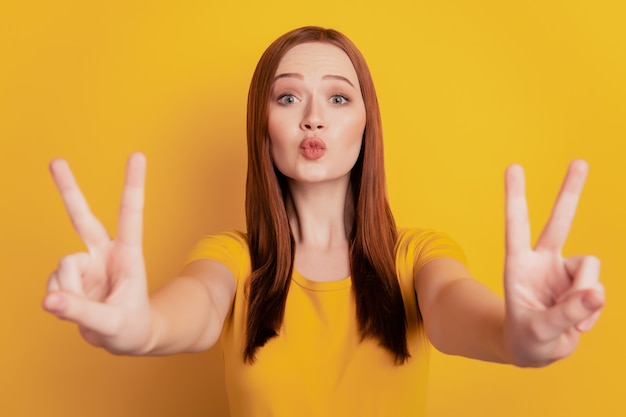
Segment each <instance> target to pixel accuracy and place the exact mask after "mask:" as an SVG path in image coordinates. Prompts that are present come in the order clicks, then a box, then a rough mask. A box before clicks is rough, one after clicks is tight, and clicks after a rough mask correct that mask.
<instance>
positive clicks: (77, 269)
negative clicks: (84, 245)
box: [55, 253, 89, 295]
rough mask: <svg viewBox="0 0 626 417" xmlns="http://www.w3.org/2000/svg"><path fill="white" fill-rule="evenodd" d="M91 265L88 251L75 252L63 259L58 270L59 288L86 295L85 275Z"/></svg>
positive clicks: (57, 280)
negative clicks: (84, 286) (84, 287)
mask: <svg viewBox="0 0 626 417" xmlns="http://www.w3.org/2000/svg"><path fill="white" fill-rule="evenodd" d="M88 267H89V255H88V254H87V253H75V254H73V255H69V256H66V257H64V258H63V259H61V261H59V268H58V269H57V270H56V274H55V275H56V277H55V278H56V282H57V284H58V286H59V288H58V289H59V290H62V291H67V292H71V293H74V294H79V295H84V289H83V277H84V276H85V275H86V273H87V268H88Z"/></svg>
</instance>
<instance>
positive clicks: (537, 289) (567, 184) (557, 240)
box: [504, 160, 604, 366]
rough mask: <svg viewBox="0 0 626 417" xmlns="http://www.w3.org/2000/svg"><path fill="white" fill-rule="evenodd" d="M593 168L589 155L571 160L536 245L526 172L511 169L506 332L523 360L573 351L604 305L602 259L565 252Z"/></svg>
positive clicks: (516, 357)
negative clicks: (589, 164) (588, 159)
mask: <svg viewBox="0 0 626 417" xmlns="http://www.w3.org/2000/svg"><path fill="white" fill-rule="evenodd" d="M587 170H588V166H587V163H586V162H585V161H582V160H576V161H573V162H572V163H571V164H570V166H569V169H568V172H567V175H566V177H565V180H564V182H563V185H562V188H561V191H560V193H559V196H558V198H557V201H556V203H555V205H554V208H553V209H552V214H551V217H550V220H549V221H548V223H547V224H546V226H545V227H544V229H543V232H542V233H541V236H540V237H539V240H538V241H537V244H536V245H535V247H534V248H532V247H531V237H530V224H529V220H528V208H527V205H526V197H525V186H524V172H523V170H522V168H521V167H520V166H518V165H512V166H511V167H509V169H508V170H507V172H506V259H505V268H504V286H505V300H506V325H505V337H506V340H507V342H508V344H509V346H510V348H511V352H512V354H513V362H514V363H515V364H516V365H518V366H543V365H547V364H549V363H552V362H554V361H556V360H558V359H562V358H564V357H566V356H568V355H570V354H571V353H572V352H573V351H574V350H575V348H576V346H577V345H578V341H579V338H580V334H581V333H582V332H586V331H588V330H590V329H591V327H592V326H593V325H594V323H595V321H596V320H597V318H598V316H599V314H600V311H601V309H602V307H603V305H604V289H603V287H602V284H600V282H599V281H598V278H599V275H600V261H599V260H598V259H597V258H596V257H594V256H575V257H571V258H564V257H563V256H562V255H561V250H562V248H563V245H564V243H565V240H566V238H567V235H568V233H569V230H570V226H571V223H572V220H573V219H574V214H575V212H576V206H577V204H578V199H579V197H580V193H581V191H582V188H583V184H584V182H585V178H586V176H587Z"/></svg>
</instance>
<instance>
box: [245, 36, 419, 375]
mask: <svg viewBox="0 0 626 417" xmlns="http://www.w3.org/2000/svg"><path fill="white" fill-rule="evenodd" d="M310 42H323V43H328V44H331V45H334V46H337V47H339V48H340V49H342V50H343V51H344V52H345V53H346V54H347V55H348V57H349V58H350V60H351V61H352V65H353V66H354V69H355V70H356V73H357V76H358V79H359V83H360V85H361V94H362V96H363V101H364V104H365V112H366V123H365V131H364V134H363V143H362V145H361V152H360V154H359V157H358V159H357V162H356V164H355V166H354V167H353V169H352V171H351V175H350V185H351V189H352V192H353V199H352V201H353V202H354V213H355V216H354V223H353V225H352V229H351V230H352V231H351V234H350V236H349V240H350V268H351V275H352V283H353V285H352V290H353V293H354V297H355V301H356V313H357V320H358V325H359V331H360V334H361V338H362V339H364V338H374V339H377V340H378V342H379V344H380V345H381V346H383V347H384V348H385V349H387V350H388V351H389V352H391V353H392V354H393V355H394V360H395V363H396V364H402V363H404V362H405V361H406V360H407V359H408V358H409V357H410V355H409V352H408V348H407V341H406V315H405V311H404V302H403V300H402V293H401V291H400V285H399V283H398V279H397V276H396V269H395V261H394V259H395V256H394V255H395V243H396V237H397V230H396V225H395V221H394V219H393V215H392V213H391V210H390V208H389V203H388V201H387V191H386V182H385V170H384V158H383V135H382V124H381V118H380V110H379V106H378V99H377V97H376V91H375V89H374V83H373V81H372V77H371V74H370V71H369V69H368V67H367V63H366V62H365V59H364V58H363V56H362V55H361V53H360V52H359V50H358V49H357V48H356V46H355V45H354V44H353V43H352V42H351V41H350V40H349V39H348V38H347V37H346V36H345V35H343V34H341V33H340V32H338V31H336V30H332V29H324V28H320V27H315V26H307V27H303V28H300V29H296V30H293V31H291V32H288V33H286V34H284V35H282V36H281V37H279V38H278V39H277V40H275V41H274V42H273V43H272V44H271V45H270V46H269V47H268V48H267V50H266V51H265V52H264V53H263V55H262V56H261V59H260V60H259V63H258V64H257V67H256V70H255V72H254V75H253V76H252V82H251V84H250V91H249V93H248V116H247V139H248V173H247V175H248V176H247V181H246V224H247V230H248V244H249V247H250V258H251V263H252V274H251V276H250V278H249V280H248V282H247V288H246V294H247V297H248V312H247V329H246V330H247V333H246V345H245V349H244V360H245V361H246V362H248V363H253V362H254V360H255V353H256V351H257V349H259V348H260V347H262V346H263V345H264V344H265V343H266V342H267V341H268V340H269V339H270V338H272V337H275V336H277V335H278V332H279V329H280V326H281V324H282V320H283V316H284V312H285V303H286V299H287V293H288V291H289V285H290V282H291V274H292V271H293V260H294V254H295V242H294V238H293V234H292V232H291V229H290V226H289V220H288V217H287V210H286V208H285V199H286V197H287V196H288V193H289V189H288V185H287V180H286V178H285V176H284V175H283V174H281V173H280V172H279V171H278V170H277V169H276V168H275V167H274V165H273V163H272V161H271V157H270V137H269V133H268V105H269V97H270V94H271V90H272V87H273V82H274V77H275V74H276V69H277V67H278V64H279V63H280V61H281V59H282V58H283V56H284V55H285V53H287V51H289V50H290V49H291V48H292V47H294V46H296V45H299V44H302V43H310Z"/></svg>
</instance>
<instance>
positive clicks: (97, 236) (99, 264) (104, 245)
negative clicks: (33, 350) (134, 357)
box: [43, 154, 151, 353]
mask: <svg viewBox="0 0 626 417" xmlns="http://www.w3.org/2000/svg"><path fill="white" fill-rule="evenodd" d="M145 170H146V160H145V157H144V156H143V155H141V154H133V155H131V156H130V157H129V159H128V164H127V168H126V180H125V185H124V191H123V195H122V201H121V206H120V213H119V220H118V236H117V237H116V238H115V239H111V238H110V237H109V235H108V234H107V232H106V230H105V228H104V227H103V226H102V224H101V223H100V222H99V221H98V219H96V217H94V215H93V214H92V213H91V211H90V210H89V206H88V204H87V201H86V200H85V198H84V196H83V194H82V193H81V191H80V189H79V188H78V185H77V184H76V181H75V179H74V177H73V175H72V172H71V171H70V168H69V166H68V164H67V163H66V162H65V161H64V160H60V159H57V160H54V161H52V162H51V164H50V171H51V173H52V177H53V179H54V181H55V183H56V185H57V188H58V189H59V192H60V193H61V197H62V198H63V202H64V203H65V207H66V210H67V213H68V215H69V217H70V220H71V221H72V224H73V226H74V229H75V230H76V232H77V233H78V235H79V236H80V237H81V239H82V240H83V242H84V243H85V245H86V247H87V250H88V252H86V253H76V254H73V255H69V256H66V257H64V258H63V259H61V261H60V262H59V266H58V269H57V270H56V271H54V272H53V273H52V274H51V275H50V278H49V281H48V291H47V294H46V296H45V298H44V300H43V307H44V309H45V310H46V311H48V312H50V313H51V314H53V315H55V316H57V317H59V318H61V319H64V320H68V321H71V322H74V323H76V324H78V326H79V328H80V331H81V334H82V335H83V337H84V338H85V339H86V340H87V341H88V342H89V343H91V344H93V345H95V346H101V347H104V348H106V349H107V350H109V351H111V352H114V353H139V352H140V351H141V350H142V349H143V348H144V347H145V346H146V344H147V343H148V340H149V338H150V333H151V311H150V304H149V302H148V293H147V286H146V274H145V267H144V260H143V254H142V246H141V245H142V218H143V214H142V212H143V200H144V181H145Z"/></svg>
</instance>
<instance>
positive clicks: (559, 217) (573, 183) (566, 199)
mask: <svg viewBox="0 0 626 417" xmlns="http://www.w3.org/2000/svg"><path fill="white" fill-rule="evenodd" d="M588 169H589V167H588V165H587V163H586V162H585V161H583V160H580V159H579V160H575V161H572V163H571V164H570V165H569V168H568V170H567V174H566V175H565V180H563V185H562V186H561V191H560V192H559V196H558V197H557V200H556V203H554V208H553V209H552V213H551V215H550V219H549V220H548V223H546V225H545V227H544V228H543V231H542V232H541V236H540V237H539V240H538V241H537V249H548V250H559V251H560V250H561V249H562V248H563V245H564V244H565V240H566V239H567V235H568V234H569V231H570V228H571V226H572V222H573V221H574V215H575V214H576V208H577V207H578V200H579V199H580V193H581V192H582V189H583V186H584V185H585V179H586V178H587V171H588Z"/></svg>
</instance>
